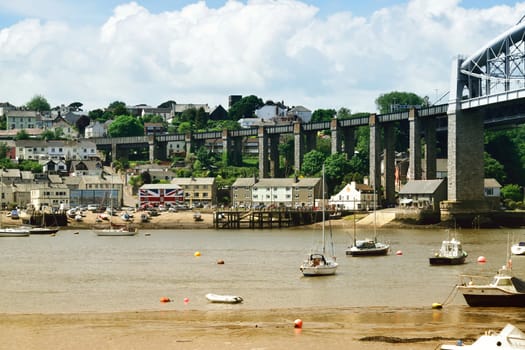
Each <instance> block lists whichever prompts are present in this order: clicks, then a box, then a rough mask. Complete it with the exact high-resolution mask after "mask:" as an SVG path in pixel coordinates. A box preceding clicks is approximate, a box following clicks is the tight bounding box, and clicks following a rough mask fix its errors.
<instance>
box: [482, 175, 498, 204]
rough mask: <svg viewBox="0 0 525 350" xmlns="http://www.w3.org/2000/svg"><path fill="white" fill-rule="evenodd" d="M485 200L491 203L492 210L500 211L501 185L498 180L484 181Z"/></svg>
mask: <svg viewBox="0 0 525 350" xmlns="http://www.w3.org/2000/svg"><path fill="white" fill-rule="evenodd" d="M483 186H484V192H485V199H486V201H487V203H489V208H490V209H492V210H499V209H500V206H501V205H500V202H501V185H500V183H499V182H498V180H496V179H494V178H489V179H484V180H483Z"/></svg>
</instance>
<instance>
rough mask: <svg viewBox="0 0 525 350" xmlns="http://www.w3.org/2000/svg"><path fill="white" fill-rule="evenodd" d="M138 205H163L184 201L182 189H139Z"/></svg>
mask: <svg viewBox="0 0 525 350" xmlns="http://www.w3.org/2000/svg"><path fill="white" fill-rule="evenodd" d="M139 200H140V204H141V205H142V204H164V203H175V202H182V201H184V190H183V189H182V188H179V187H177V188H148V189H143V188H141V189H140V191H139Z"/></svg>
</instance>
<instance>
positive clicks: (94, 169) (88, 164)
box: [68, 160, 104, 176]
mask: <svg viewBox="0 0 525 350" xmlns="http://www.w3.org/2000/svg"><path fill="white" fill-rule="evenodd" d="M68 170H69V176H85V175H94V176H101V175H102V172H103V170H104V166H103V165H102V162H101V161H100V160H73V161H71V163H70V164H69V169H68Z"/></svg>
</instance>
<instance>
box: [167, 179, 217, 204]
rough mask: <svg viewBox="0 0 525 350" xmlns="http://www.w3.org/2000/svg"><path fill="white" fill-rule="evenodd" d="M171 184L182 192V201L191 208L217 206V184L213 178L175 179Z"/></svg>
mask: <svg viewBox="0 0 525 350" xmlns="http://www.w3.org/2000/svg"><path fill="white" fill-rule="evenodd" d="M171 183H172V184H176V185H179V186H180V187H182V189H183V190H184V201H185V202H187V203H188V204H189V205H190V207H192V206H211V205H214V204H217V184H216V183H215V178H214V177H176V178H174V179H172V180H171Z"/></svg>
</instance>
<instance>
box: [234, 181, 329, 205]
mask: <svg viewBox="0 0 525 350" xmlns="http://www.w3.org/2000/svg"><path fill="white" fill-rule="evenodd" d="M321 192H322V181H321V178H263V179H257V178H238V179H237V180H236V181H235V182H234V183H233V185H232V197H231V198H232V205H233V206H234V207H238V208H252V207H288V208H313V207H314V206H315V203H316V198H321V197H322V193H321Z"/></svg>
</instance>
